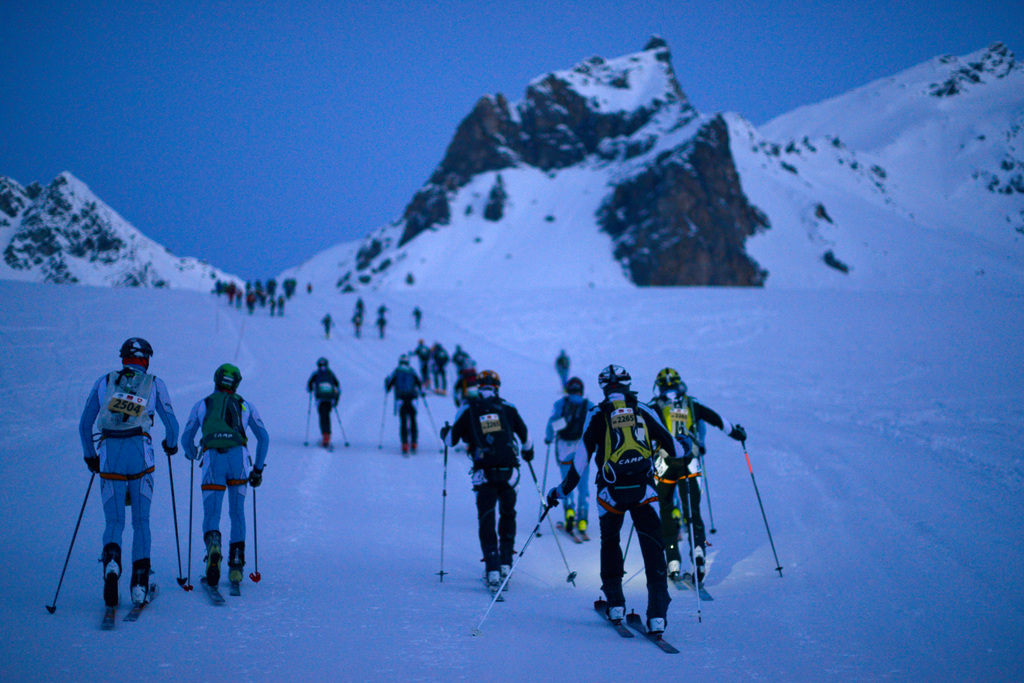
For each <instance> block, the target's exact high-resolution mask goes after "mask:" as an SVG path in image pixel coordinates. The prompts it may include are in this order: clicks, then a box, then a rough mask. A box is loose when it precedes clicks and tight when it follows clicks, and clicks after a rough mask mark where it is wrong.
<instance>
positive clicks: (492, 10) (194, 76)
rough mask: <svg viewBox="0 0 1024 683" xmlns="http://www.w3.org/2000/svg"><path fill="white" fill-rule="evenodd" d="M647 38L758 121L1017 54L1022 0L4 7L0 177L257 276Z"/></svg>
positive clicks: (291, 260) (703, 94)
mask: <svg viewBox="0 0 1024 683" xmlns="http://www.w3.org/2000/svg"><path fill="white" fill-rule="evenodd" d="M581 7H582V8H581ZM654 34H657V35H660V36H662V37H663V38H665V40H666V41H667V42H668V44H669V47H670V48H671V50H672V54H673V64H674V66H675V70H676V75H677V77H678V78H679V81H680V83H681V85H682V87H683V90H684V91H685V92H686V93H687V95H688V96H689V98H690V100H691V101H692V102H693V104H694V105H695V106H696V107H697V108H698V109H699V110H701V111H703V112H716V111H734V112H737V113H739V114H741V115H743V116H744V117H746V118H747V119H749V120H750V121H752V122H753V123H755V124H763V123H765V122H767V121H768V120H770V119H771V118H773V117H774V116H777V115H779V114H782V113H785V112H787V111H789V110H791V109H794V108H795V107H798V106H801V105H804V104H811V103H813V102H817V101H820V100H823V99H826V98H829V97H832V96H835V95H838V94H840V93H843V92H846V91H848V90H850V89H852V88H855V87H857V86H860V85H863V84H865V83H867V82H869V81H871V80H874V79H876V78H881V77H884V76H888V75H891V74H894V73H896V72H898V71H901V70H903V69H906V68H908V67H910V66H913V65H915V64H918V63H920V62H923V61H926V60H928V59H930V58H932V57H934V56H937V55H941V54H957V55H959V54H966V53H968V52H973V51H975V50H978V49H981V48H983V47H985V46H987V45H988V44H990V43H992V42H994V41H996V40H1000V41H1003V42H1005V43H1006V44H1007V45H1008V46H1009V47H1010V49H1011V50H1013V51H1015V52H1016V53H1017V54H1018V57H1019V58H1024V3H1021V2H1020V1H1019V0H1016V1H1014V2H986V3H980V2H917V3H902V2H871V3H869V2H856V1H853V2H850V1H848V2H839V3H830V2H806V1H795V0H777V1H775V2H754V3H735V2H713V1H702V2H685V1H682V0H668V1H661V0H658V1H654V0H651V1H646V2H627V3H623V2H621V0H619V1H617V2H605V1H603V0H601V1H596V2H588V3H567V2H557V1H556V2H541V1H536V2H532V1H531V2H514V1H510V2H504V3H489V2H429V3H428V2H419V1H417V0H406V1H404V2H400V3H399V2H382V3H374V2H369V3H330V2H276V3H274V2H219V3H199V2H172V3H166V2H153V1H151V0H141V1H136V2H116V1H113V0H107V1H103V0H100V1H97V2H90V3H81V2H79V3H71V2H65V3H54V2H45V1H39V0H36V1H33V2H29V1H27V0H13V2H12V1H9V2H6V3H4V11H3V21H0V65H2V68H0V130H2V131H3V132H2V134H0V175H6V176H10V177H12V178H14V179H15V180H17V181H19V182H21V183H23V184H28V183H30V182H33V181H39V182H42V183H48V182H49V181H50V180H52V179H53V178H54V177H55V176H56V175H57V174H58V173H60V172H62V171H70V172H71V173H73V174H74V175H76V176H77V177H78V178H80V179H81V180H82V181H84V182H85V183H86V184H88V185H89V186H90V187H91V188H92V189H93V191H95V192H96V193H97V194H98V195H99V196H100V197H101V198H102V199H103V200H104V201H105V202H107V203H108V204H109V205H110V206H111V207H112V208H114V209H115V210H116V211H118V212H119V213H120V214H121V215H123V216H124V217H125V218H126V219H128V220H129V221H130V222H131V223H133V224H134V225H135V226H136V227H138V228H139V229H140V230H142V231H143V232H144V233H145V234H146V235H148V236H149V237H151V238H153V239H154V240H156V241H157V242H160V243H161V244H164V245H165V246H167V247H168V248H169V249H170V250H171V251H172V252H173V253H175V254H178V255H181V256H198V257H200V258H203V259H206V260H208V261H210V262H211V263H213V264H214V265H216V266H218V267H221V268H224V269H225V270H228V271H229V272H233V273H237V274H238V275H241V276H242V277H247V278H250V279H264V278H267V277H271V276H273V275H276V274H277V273H279V272H280V271H281V270H283V269H284V268H287V267H289V266H293V265H297V264H298V263H301V262H302V261H304V260H305V259H307V258H309V257H311V256H313V255H314V254H315V253H317V252H319V251H321V250H323V249H325V248H327V247H329V246H331V245H333V244H336V243H338V242H341V241H346V240H350V239H357V238H360V237H362V236H364V235H366V234H367V233H369V232H370V231H372V230H374V229H376V228H377V227H379V226H381V225H382V224H384V223H387V222H389V221H392V220H395V219H397V218H399V217H400V216H401V214H402V211H403V210H404V208H405V205H406V203H407V202H408V201H409V199H411V198H412V195H413V193H414V192H415V191H416V190H417V189H418V188H419V187H420V186H421V185H422V184H423V182H424V181H425V180H426V179H427V177H428V176H429V175H430V172H431V171H432V170H433V168H434V167H435V166H436V165H437V163H438V162H439V161H440V160H441V158H442V156H443V154H444V151H445V148H446V146H447V144H448V142H449V140H450V139H451V136H452V134H453V133H454V131H455V128H456V126H457V125H458V123H459V121H461V120H462V119H463V118H464V117H465V116H466V115H467V114H468V113H469V112H470V110H471V109H472V107H473V105H474V103H475V102H476V101H477V100H478V99H479V98H480V97H481V96H482V95H485V94H488V93H496V92H501V93H504V94H505V95H506V96H507V97H508V98H509V99H510V100H511V101H513V102H515V101H519V100H520V99H522V96H523V93H524V91H525V88H526V85H527V83H528V82H529V81H530V80H532V79H533V78H535V77H537V76H539V75H542V74H544V73H547V72H548V71H553V70H559V69H566V68H569V67H571V66H573V65H574V64H576V63H577V62H579V61H581V60H583V59H586V58H587V57H589V56H591V55H601V56H604V57H615V56H619V55H622V54H627V53H630V52H635V51H637V50H639V49H641V48H642V47H643V45H644V44H645V43H646V42H647V40H648V39H649V38H650V36H651V35H654Z"/></svg>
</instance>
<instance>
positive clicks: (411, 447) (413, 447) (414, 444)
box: [409, 441, 416, 453]
mask: <svg viewBox="0 0 1024 683" xmlns="http://www.w3.org/2000/svg"><path fill="white" fill-rule="evenodd" d="M409 449H410V450H411V451H412V452H413V453H415V452H416V442H415V441H413V442H412V443H411V444H409Z"/></svg>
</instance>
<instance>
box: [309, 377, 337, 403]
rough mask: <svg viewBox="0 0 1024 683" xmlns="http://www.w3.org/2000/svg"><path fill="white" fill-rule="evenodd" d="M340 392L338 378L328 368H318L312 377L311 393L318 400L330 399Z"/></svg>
mask: <svg viewBox="0 0 1024 683" xmlns="http://www.w3.org/2000/svg"><path fill="white" fill-rule="evenodd" d="M340 394H341V391H340V390H339V389H338V380H337V378H336V377H335V376H334V373H333V372H331V371H330V370H318V371H317V373H316V376H315V377H314V378H313V395H314V396H315V397H316V400H318V401H331V400H334V399H336V398H337V397H338V396H339V395H340Z"/></svg>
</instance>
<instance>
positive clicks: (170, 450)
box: [160, 439, 178, 455]
mask: <svg viewBox="0 0 1024 683" xmlns="http://www.w3.org/2000/svg"><path fill="white" fill-rule="evenodd" d="M160 445H161V446H163V447H164V453H166V454H167V455H174V454H175V453H177V452H178V445H177V444H175V445H173V446H168V445H167V439H164V440H163V441H161V442H160Z"/></svg>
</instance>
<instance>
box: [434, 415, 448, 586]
mask: <svg viewBox="0 0 1024 683" xmlns="http://www.w3.org/2000/svg"><path fill="white" fill-rule="evenodd" d="M444 428H445V430H447V429H449V427H448V423H447V422H445V423H444ZM447 506H448V444H444V483H443V484H442V486H441V571H439V572H438V573H437V575H438V576H440V577H441V583H444V575H445V574H447V573H448V572H446V571H445V570H444V519H445V511H446V509H447Z"/></svg>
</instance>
